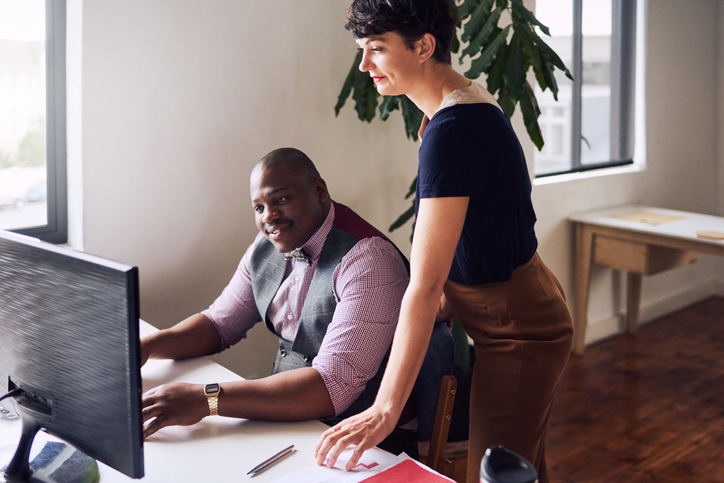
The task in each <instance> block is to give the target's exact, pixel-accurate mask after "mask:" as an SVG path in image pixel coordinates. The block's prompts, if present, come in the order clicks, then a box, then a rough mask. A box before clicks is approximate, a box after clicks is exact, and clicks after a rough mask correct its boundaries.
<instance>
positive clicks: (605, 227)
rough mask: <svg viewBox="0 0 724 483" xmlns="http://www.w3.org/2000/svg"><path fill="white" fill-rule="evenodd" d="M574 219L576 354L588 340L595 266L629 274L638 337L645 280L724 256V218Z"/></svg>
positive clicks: (619, 214) (645, 215)
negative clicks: (704, 258) (703, 256)
mask: <svg viewBox="0 0 724 483" xmlns="http://www.w3.org/2000/svg"><path fill="white" fill-rule="evenodd" d="M569 219H570V220H571V221H573V223H574V224H575V237H576V255H575V284H576V285H575V293H574V299H575V310H574V314H573V323H574V328H575V333H574V336H573V353H574V354H578V355H581V354H583V351H584V346H585V341H586V328H587V326H588V292H589V282H590V273H591V265H592V264H593V263H596V264H599V265H602V266H606V267H609V268H612V269H614V270H620V271H622V272H625V273H626V274H627V290H626V292H627V293H626V326H627V330H628V332H629V333H635V332H636V328H637V325H638V317H639V303H640V299H641V280H642V277H643V276H645V275H653V274H655V273H659V272H662V271H664V270H669V269H671V268H676V267H680V266H684V265H688V264H690V263H693V262H694V261H696V259H697V254H698V253H708V254H714V255H724V239H716V237H717V236H719V235H718V234H721V236H722V237H724V217H718V216H710V215H701V214H698V213H688V212H685V211H675V210H665V209H662V208H653V207H648V206H623V207H618V208H612V209H608V210H601V211H596V212H590V213H581V214H576V215H574V216H572V217H570V218H569ZM697 233H699V234H702V235H705V236H706V237H704V236H699V235H697Z"/></svg>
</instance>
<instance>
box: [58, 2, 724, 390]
mask: <svg viewBox="0 0 724 483" xmlns="http://www.w3.org/2000/svg"><path fill="white" fill-rule="evenodd" d="M71 4H72V5H74V6H75V7H78V8H75V7H74V8H70V9H69V11H71V12H74V11H75V12H76V15H78V16H80V10H81V8H80V7H81V6H82V35H80V36H76V38H78V37H80V39H82V40H78V41H77V42H76V43H77V44H78V45H79V46H82V62H77V63H76V64H73V65H77V72H76V73H75V74H76V75H75V76H76V82H77V85H80V84H82V90H81V89H80V88H79V87H78V88H77V91H76V92H77V96H76V97H77V98H76V97H74V98H73V100H72V105H71V106H70V108H71V110H72V109H75V110H76V111H79V112H80V113H81V114H80V115H78V116H76V117H75V118H74V119H75V122H76V123H77V129H73V132H72V135H73V136H75V137H74V139H71V143H72V145H73V146H74V148H73V149H72V152H71V159H70V164H71V167H70V171H71V173H75V174H74V175H73V176H74V177H73V179H72V180H71V187H72V189H74V190H76V192H75V193H74V194H73V200H75V201H74V203H73V204H72V206H74V207H75V208H74V209H73V211H72V214H71V217H72V219H71V228H72V234H73V238H72V243H74V244H75V245H76V246H82V247H83V248H84V249H85V250H86V251H88V252H90V253H94V254H98V255H102V256H106V257H110V258H114V259H117V260H120V261H123V262H126V263H130V264H135V265H138V266H139V269H140V274H141V298H142V317H143V318H144V319H146V320H147V321H149V322H151V323H152V324H155V325H157V326H159V327H166V326H169V325H171V324H173V323H175V322H176V321H178V320H180V319H182V318H183V317H185V316H187V315H190V314H191V313H193V312H196V311H199V310H202V309H204V308H205V307H206V306H208V304H209V303H210V302H212V301H213V299H214V298H215V296H216V295H217V294H218V293H219V292H220V291H221V289H222V288H223V287H224V286H225V284H226V282H227V281H228V279H229V278H230V277H231V275H232V273H233V271H234V269H235V267H236V265H237V263H238V261H239V259H240V257H241V255H242V254H243V252H244V250H245V248H246V246H247V245H248V244H249V243H250V242H251V240H252V239H253V237H254V236H255V228H254V226H253V223H252V216H251V210H250V209H249V205H248V203H249V201H248V175H249V172H250V169H251V167H252V166H253V164H254V163H255V162H256V161H257V160H258V159H259V158H260V157H261V156H262V155H264V154H265V153H266V152H268V151H270V150H271V149H274V148H277V147H281V146H294V147H298V148H300V149H302V150H304V151H305V152H307V154H309V156H310V157H311V158H312V159H313V160H315V162H316V164H317V166H318V168H319V170H320V172H321V173H322V175H323V177H324V178H325V179H326V180H327V182H328V185H329V186H330V191H331V193H332V196H333V197H334V198H335V199H336V200H338V201H341V202H343V203H346V204H349V205H351V206H352V207H353V208H354V209H356V210H357V211H358V212H359V213H360V214H362V215H363V216H365V217H366V218H368V219H369V220H370V221H371V222H372V223H374V224H375V225H377V226H378V227H380V228H382V229H385V228H386V227H387V226H388V225H389V224H390V223H391V222H392V221H394V219H395V218H396V216H397V214H399V213H400V212H402V211H403V210H404V209H405V208H406V207H407V203H408V202H407V201H405V200H403V198H402V197H403V195H404V193H405V192H406V189H407V187H408V185H409V183H410V181H411V180H412V178H413V176H414V174H415V169H416V154H417V146H416V145H415V144H414V143H412V142H410V141H407V140H406V138H405V136H404V134H403V129H402V122H401V120H400V117H399V114H395V115H393V116H392V117H393V119H392V120H391V121H388V122H386V123H383V122H380V121H379V120H375V121H374V122H373V123H371V124H367V123H361V122H359V121H358V120H357V119H356V113H355V112H354V110H353V109H352V106H351V105H348V106H347V107H345V108H344V109H343V111H342V113H341V114H340V116H339V118H335V116H334V111H333V106H334V104H335V102H336V99H337V94H338V92H339V88H340V86H341V85H342V82H343V80H344V78H345V76H346V73H347V70H348V69H349V66H350V65H351V62H352V59H353V55H354V52H355V45H354V43H353V41H352V40H351V38H350V37H349V35H348V34H347V33H346V32H345V31H344V29H343V28H342V21H343V17H344V14H345V11H346V7H347V2H346V1H341V0H304V1H303V2H300V1H298V0H265V1H263V2H260V1H248V0H204V1H201V0H154V1H148V0H124V1H123V2H118V1H115V0H71ZM696 5H697V8H696V9H694V8H691V6H690V5H689V3H688V2H680V1H678V0H655V1H651V2H650V5H649V13H648V23H649V27H650V31H649V45H650V47H649V61H648V63H647V67H648V70H649V80H648V82H647V91H648V93H647V103H648V108H647V115H648V117H649V128H648V133H647V135H648V165H647V169H646V171H644V172H641V173H629V174H622V175H616V176H605V177H599V178H591V179H585V180H578V181H569V182H565V183H555V184H549V185H545V186H536V187H535V188H534V202H535V205H536V208H537V212H538V218H539V222H538V233H539V237H540V246H541V248H540V251H541V253H542V255H543V257H544V258H545V259H546V260H547V261H548V262H549V264H550V265H551V267H552V268H553V270H554V271H555V272H556V273H557V274H558V276H559V278H560V279H561V281H562V282H563V284H564V286H565V288H566V289H567V291H568V293H572V284H573V280H572V271H571V261H572V240H571V233H570V227H569V226H568V223H567V222H566V221H565V219H566V217H567V216H568V215H569V214H571V213H573V212H576V211H580V210H587V209H594V208H600V207H606V206H611V205H616V204H622V203H628V202H637V201H641V202H643V203H651V204H657V205H660V206H664V207H668V208H677V209H684V210H696V211H701V212H705V213H714V212H716V211H717V210H718V211H719V212H722V211H724V210H722V207H723V206H724V205H722V203H721V201H719V203H718V206H717V195H718V194H719V186H721V185H722V183H721V176H722V175H721V174H719V176H720V178H719V181H717V177H716V176H717V173H718V167H719V166H721V164H722V163H723V162H724V160H722V159H721V154H722V153H721V149H720V148H718V147H717V138H718V136H717V134H718V133H719V131H721V129H717V128H716V121H717V119H718V116H719V117H724V115H723V114H722V112H723V111H724V108H720V109H719V110H717V108H716V103H715V102H714V100H715V99H716V93H717V92H721V85H722V82H719V83H717V75H720V70H721V69H719V68H718V67H717V65H718V64H717V60H718V59H719V58H720V57H718V56H720V55H721V54H720V53H719V52H718V51H717V48H716V45H717V42H718V41H719V40H720V37H721V35H720V34H719V33H718V32H722V30H724V29H722V22H721V21H720V20H719V19H718V17H717V15H718V2H717V1H716V0H700V1H697V2H696ZM75 55H76V56H77V55H78V53H77V52H76V54H75ZM71 89H72V88H71ZM519 132H520V133H521V137H522V138H523V139H524V140H526V141H527V136H526V135H525V134H524V131H522V130H520V131H519ZM527 150H528V152H529V153H530V152H531V151H530V150H531V147H530V143H527ZM717 154H718V155H719V160H720V162H718V163H717ZM719 200H721V196H720V198H719ZM408 235H409V229H408V228H404V229H403V230H400V231H398V232H395V233H394V234H393V239H394V240H395V241H396V242H397V243H398V244H400V246H401V247H403V249H405V250H409V247H408V242H407V237H408ZM715 262H716V261H715ZM719 267H721V265H719ZM721 273H722V270H720V269H719V270H716V269H714V268H712V266H711V264H703V263H699V264H696V265H694V266H692V267H689V268H686V269H683V270H679V271H678V272H676V274H675V275H671V274H662V275H658V276H656V277H652V279H651V280H649V279H647V280H645V282H644V291H643V315H644V317H647V315H648V316H651V315H653V314H656V313H657V312H660V311H661V310H670V306H671V305H672V304H673V305H681V304H686V303H689V302H690V301H694V300H695V299H696V298H700V297H702V296H704V295H705V294H706V293H708V292H710V291H711V290H710V287H711V286H712V284H713V283H714V282H716V283H719V284H721V282H722V278H721V275H720V274H721ZM593 277H594V281H593V283H594V285H593V287H594V291H593V293H592V298H591V307H590V320H591V323H592V325H595V326H596V327H598V329H596V330H592V331H591V333H592V334H593V337H603V336H606V335H609V334H610V333H612V332H613V331H615V330H616V322H617V319H616V317H615V314H616V312H617V311H618V307H617V304H615V303H612V301H616V302H620V298H621V297H620V295H619V292H620V290H621V288H622V283H623V282H621V280H620V277H619V276H617V275H613V276H612V275H611V274H610V273H608V272H606V271H604V270H596V271H594V274H593ZM673 308H676V307H673ZM274 346H275V341H274V338H273V337H271V336H270V335H269V334H267V333H266V332H265V329H263V328H261V327H257V328H255V329H254V330H253V331H252V332H251V334H250V337H249V339H248V340H246V341H243V342H242V343H240V344H239V345H238V346H237V347H235V348H234V349H232V350H231V351H229V352H228V353H225V354H222V355H221V356H219V360H221V361H222V362H224V363H225V364H227V365H229V366H230V367H231V368H232V369H233V370H236V371H238V372H239V373H241V374H242V375H245V376H247V377H255V376H259V375H264V374H266V373H267V372H268V370H269V368H270V364H271V360H272V355H273V354H272V352H273V349H272V348H273V347H274Z"/></svg>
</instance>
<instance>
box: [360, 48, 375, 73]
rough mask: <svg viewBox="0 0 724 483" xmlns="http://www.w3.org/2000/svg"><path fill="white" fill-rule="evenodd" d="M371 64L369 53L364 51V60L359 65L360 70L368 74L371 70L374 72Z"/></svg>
mask: <svg viewBox="0 0 724 483" xmlns="http://www.w3.org/2000/svg"><path fill="white" fill-rule="evenodd" d="M371 64H372V62H370V59H369V57H368V54H367V52H364V51H363V53H362V60H361V61H360V63H359V70H361V71H362V72H367V71H369V70H372V69H371V67H370V65H371Z"/></svg>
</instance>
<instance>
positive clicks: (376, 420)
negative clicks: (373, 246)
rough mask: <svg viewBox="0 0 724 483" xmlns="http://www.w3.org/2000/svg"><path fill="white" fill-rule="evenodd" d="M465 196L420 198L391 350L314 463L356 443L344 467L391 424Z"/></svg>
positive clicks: (433, 306) (407, 388) (447, 262)
mask: <svg viewBox="0 0 724 483" xmlns="http://www.w3.org/2000/svg"><path fill="white" fill-rule="evenodd" d="M468 201H469V198H467V197H456V198H424V199H422V200H420V207H419V210H418V215H417V222H416V225H415V236H414V242H413V244H412V254H411V256H410V285H409V286H408V288H407V291H406V292H405V296H404V298H403V299H402V306H401V310H400V320H399V322H398V324H397V331H396V332H395V337H394V340H393V342H392V352H391V354H390V360H389V363H388V364H387V370H386V371H385V376H384V378H383V379H382V385H381V386H380V391H379V393H378V394H377V398H376V400H375V404H374V405H373V406H372V407H370V408H369V409H368V410H366V411H364V412H362V413H360V414H358V415H356V416H353V417H351V418H348V419H346V420H344V421H342V422H341V423H339V424H338V425H337V426H335V427H333V428H330V429H329V430H327V431H325V432H324V433H323V434H322V436H321V437H320V440H319V442H318V443H317V447H316V448H315V455H316V458H317V464H320V465H321V464H324V462H325V459H326V462H327V463H326V464H327V465H328V466H333V465H334V464H335V462H336V461H337V457H338V456H339V455H340V453H341V452H342V451H344V450H345V449H346V448H347V447H348V446H349V445H353V444H356V445H357V448H356V449H355V451H354V453H353V455H352V457H351V458H350V460H349V462H348V463H347V469H348V470H351V469H352V468H354V467H355V465H356V464H357V462H358V461H359V458H360V457H361V456H362V453H364V452H365V451H366V450H367V449H369V448H371V447H373V446H375V445H377V444H379V443H380V442H381V441H382V440H383V439H384V438H385V437H387V435H389V434H390V433H391V432H392V430H394V428H395V424H396V423H397V420H398V419H399V417H400V413H401V412H402V408H403V407H404V405H405V402H406V401H407V398H408V397H409V396H410V393H411V392H412V387H413V386H414V384H415V379H416V378H417V373H418V372H419V370H420V366H421V365H422V361H423V359H424V358H425V351H426V349H427V345H428V343H429V341H430V334H431V333H432V326H433V323H434V320H435V315H436V314H437V310H438V307H439V304H440V295H441V294H442V289H443V286H444V284H445V281H446V280H447V276H448V274H449V272H450V266H451V265H452V260H453V255H454V254H455V249H456V247H457V244H458V240H459V239H460V233H461V232H462V228H463V223H464V221H465V214H466V212H467V207H468Z"/></svg>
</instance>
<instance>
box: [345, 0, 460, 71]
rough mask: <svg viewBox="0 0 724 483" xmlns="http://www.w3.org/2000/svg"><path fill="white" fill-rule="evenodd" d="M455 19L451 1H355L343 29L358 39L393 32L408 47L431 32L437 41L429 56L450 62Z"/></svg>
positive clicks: (455, 13)
mask: <svg viewBox="0 0 724 483" xmlns="http://www.w3.org/2000/svg"><path fill="white" fill-rule="evenodd" d="M457 21H458V11H457V7H456V6H455V3H454V2H453V1H452V0H354V2H352V5H351V6H350V7H349V12H348V13H347V21H346V22H345V24H344V28H346V29H347V30H349V32H350V33H351V34H352V35H354V37H355V38H357V39H363V38H366V37H371V36H373V35H382V34H385V33H387V32H395V33H397V34H398V35H400V36H401V37H402V38H403V39H404V40H405V44H406V45H407V47H408V48H412V47H413V46H414V44H415V42H417V41H418V40H420V39H421V38H422V36H423V35H425V34H426V33H429V34H432V36H433V37H435V40H436V43H435V52H433V54H432V57H433V58H434V59H435V60H437V61H439V62H442V63H444V64H449V63H450V60H451V55H450V43H451V42H452V38H453V35H455V24H456V23H457Z"/></svg>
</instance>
